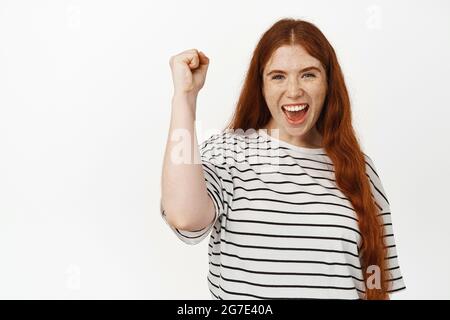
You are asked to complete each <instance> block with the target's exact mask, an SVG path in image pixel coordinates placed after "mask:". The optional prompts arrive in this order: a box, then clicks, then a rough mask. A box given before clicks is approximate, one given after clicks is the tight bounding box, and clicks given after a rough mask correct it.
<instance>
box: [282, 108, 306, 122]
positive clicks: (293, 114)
mask: <svg viewBox="0 0 450 320" xmlns="http://www.w3.org/2000/svg"><path fill="white" fill-rule="evenodd" d="M306 109H307V108H305V109H303V110H301V111H285V112H286V115H287V116H288V118H289V119H290V120H292V121H297V120H300V119H301V118H302V117H303V116H304V114H305V113H306Z"/></svg>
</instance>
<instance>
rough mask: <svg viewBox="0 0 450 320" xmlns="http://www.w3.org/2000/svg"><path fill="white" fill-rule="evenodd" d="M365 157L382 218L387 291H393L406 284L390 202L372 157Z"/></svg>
mask: <svg viewBox="0 0 450 320" xmlns="http://www.w3.org/2000/svg"><path fill="white" fill-rule="evenodd" d="M365 159H366V172H367V176H368V178H369V183H370V186H371V191H372V196H373V198H374V199H375V204H376V205H377V207H378V208H379V209H380V213H379V214H380V216H381V218H382V223H383V228H384V239H385V245H386V246H387V250H386V255H387V256H386V257H385V259H386V260H387V269H388V274H389V276H388V279H387V281H388V282H389V285H388V292H389V293H394V292H398V291H400V290H404V289H406V286H405V281H404V279H403V276H402V273H401V270H400V264H399V258H398V254H397V247H396V245H395V238H394V228H393V225H392V216H391V209H390V204H389V201H388V198H387V196H386V192H385V190H384V188H383V185H382V183H381V180H380V177H379V175H378V173H377V171H376V168H375V165H374V163H373V161H372V159H371V158H369V157H368V156H367V155H365Z"/></svg>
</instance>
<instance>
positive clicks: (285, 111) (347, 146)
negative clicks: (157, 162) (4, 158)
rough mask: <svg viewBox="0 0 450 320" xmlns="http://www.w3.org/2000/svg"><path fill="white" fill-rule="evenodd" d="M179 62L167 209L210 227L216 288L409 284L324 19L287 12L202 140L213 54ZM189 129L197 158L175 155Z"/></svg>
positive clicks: (332, 290) (256, 291) (183, 222)
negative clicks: (228, 114)
mask: <svg viewBox="0 0 450 320" xmlns="http://www.w3.org/2000/svg"><path fill="white" fill-rule="evenodd" d="M170 65H171V69H172V77H173V81H174V88H175V92H174V96H173V99H172V117H171V124H170V131H169V137H171V138H170V139H169V140H168V142H167V147H166V153H165V158H164V164H163V174H162V198H161V213H162V216H163V217H164V219H165V220H166V221H167V222H168V224H169V225H170V227H171V228H172V229H173V230H174V231H175V232H176V234H177V236H178V237H179V238H180V239H181V240H183V241H184V242H186V243H189V244H196V243H199V242H200V241H201V240H203V239H204V238H205V237H206V236H207V235H209V234H210V233H211V236H210V241H209V249H208V251H209V274H208V279H207V280H208V286H209V289H210V291H211V294H212V296H213V297H214V298H216V299H253V298H256V299H285V298H313V299H315V298H331V299H388V298H389V293H391V292H395V291H399V290H402V289H404V288H405V285H404V281H403V278H402V275H401V272H400V267H399V263H398V257H397V250H396V247H395V241H394V235H393V229H392V222H391V214H390V209H389V202H388V200H387V197H386V194H385V192H384V189H383V186H382V184H381V181H380V178H379V176H378V174H377V172H376V169H375V166H374V164H373V162H372V160H371V159H370V158H369V157H368V156H367V155H366V154H364V153H363V151H362V150H361V147H360V145H359V143H358V140H357V137H356V135H355V132H354V130H353V126H352V120H351V109H350V100H349V96H348V92H347V89H346V86H345V81H344V77H343V74H342V72H341V69H340V66H339V63H338V61H337V58H336V54H335V52H334V50H333V48H332V46H331V45H330V43H329V42H328V40H327V39H326V38H325V36H324V35H323V34H322V32H321V31H320V30H319V29H318V28H317V27H316V26H315V25H313V24H311V23H309V22H306V21H303V20H295V19H282V20H280V21H278V22H276V23H275V24H274V25H272V26H271V27H270V28H269V29H268V30H267V31H266V32H265V33H264V34H263V36H262V37H261V39H260V40H259V43H258V44H257V46H256V48H255V50H254V52H253V57H252V59H251V62H250V66H249V69H248V72H247V75H246V78H245V82H244V85H243V88H242V91H241V94H240V97H239V100H238V103H237V106H236V109H235V112H234V116H233V117H232V120H231V121H230V123H229V124H228V126H227V128H225V130H223V131H222V132H221V133H219V134H216V135H213V136H211V137H210V138H209V139H207V140H206V141H205V142H204V143H202V144H201V145H200V148H199V147H198V143H197V138H196V136H195V129H194V122H195V112H196V99H197V95H198V92H199V91H200V89H201V88H202V87H203V84H204V81H205V77H206V72H207V69H208V65H209V58H208V57H207V56H206V55H205V54H204V53H203V52H201V51H200V52H199V51H197V50H196V49H192V50H187V51H184V52H182V53H180V54H178V55H176V56H174V57H172V58H171V60H170ZM180 132H184V133H186V136H187V137H188V138H189V152H188V154H190V152H191V151H193V153H194V154H193V156H194V159H200V160H201V161H199V162H198V163H195V161H194V163H192V162H191V161H184V162H181V163H180V161H174V154H175V153H176V152H177V150H178V148H179V146H178V145H177V143H176V142H175V141H174V139H173V138H172V137H174V135H177V134H179V133H180ZM192 145H193V147H191V146H192ZM178 151H179V150H178ZM189 160H191V158H189Z"/></svg>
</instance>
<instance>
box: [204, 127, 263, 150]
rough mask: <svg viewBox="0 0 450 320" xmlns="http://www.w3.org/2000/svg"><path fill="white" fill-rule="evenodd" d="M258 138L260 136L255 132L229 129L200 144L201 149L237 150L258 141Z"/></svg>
mask: <svg viewBox="0 0 450 320" xmlns="http://www.w3.org/2000/svg"><path fill="white" fill-rule="evenodd" d="M257 138H258V134H257V133H256V132H255V131H250V130H248V131H243V130H232V129H227V130H224V131H222V132H220V133H216V134H213V135H211V136H210V137H209V138H207V139H206V140H205V141H203V142H202V143H201V144H200V149H201V150H206V149H213V148H218V149H231V150H235V149H236V146H243V145H244V144H247V143H250V142H252V141H256V139H257Z"/></svg>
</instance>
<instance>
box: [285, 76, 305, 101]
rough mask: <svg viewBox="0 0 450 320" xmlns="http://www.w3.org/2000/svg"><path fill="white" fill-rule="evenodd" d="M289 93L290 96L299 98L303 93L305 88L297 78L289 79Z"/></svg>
mask: <svg viewBox="0 0 450 320" xmlns="http://www.w3.org/2000/svg"><path fill="white" fill-rule="evenodd" d="M287 95H288V97H289V98H297V97H299V96H301V95H303V88H302V86H301V84H300V82H299V81H298V80H297V79H290V80H289V81H288V84H287Z"/></svg>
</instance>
